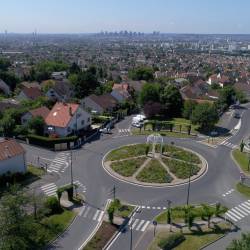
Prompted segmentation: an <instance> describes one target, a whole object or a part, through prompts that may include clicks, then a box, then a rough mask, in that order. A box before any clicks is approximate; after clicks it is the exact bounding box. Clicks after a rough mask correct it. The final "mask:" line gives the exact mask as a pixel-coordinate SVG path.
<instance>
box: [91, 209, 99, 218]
mask: <svg viewBox="0 0 250 250" xmlns="http://www.w3.org/2000/svg"><path fill="white" fill-rule="evenodd" d="M99 212H100V210H96V212H95V215H94V217H93V220H96V218H97V216H98V214H99Z"/></svg>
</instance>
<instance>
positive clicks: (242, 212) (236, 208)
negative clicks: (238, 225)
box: [234, 207, 248, 216]
mask: <svg viewBox="0 0 250 250" xmlns="http://www.w3.org/2000/svg"><path fill="white" fill-rule="evenodd" d="M234 209H235V210H236V211H239V212H240V213H241V214H243V215H244V216H248V214H247V213H246V212H245V211H244V210H243V209H241V208H239V207H235V208H234Z"/></svg>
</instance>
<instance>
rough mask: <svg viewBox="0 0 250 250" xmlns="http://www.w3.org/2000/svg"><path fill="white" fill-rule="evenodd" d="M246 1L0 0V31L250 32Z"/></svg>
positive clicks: (248, 3) (248, 8) (248, 2)
mask: <svg viewBox="0 0 250 250" xmlns="http://www.w3.org/2000/svg"><path fill="white" fill-rule="evenodd" d="M249 10H250V1H249V0H0V33H2V32H4V31H5V30H7V31H8V32H15V33H31V32H34V31H35V30H37V32H38V33H93V32H100V31H120V30H128V31H137V32H138V31H140V32H152V31H160V32H162V33H202V34H204V33H205V34H206V33H207V34H208V33H209V34H210V33H216V34H218V33H223V34H250V15H249Z"/></svg>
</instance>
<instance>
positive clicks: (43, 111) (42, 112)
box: [21, 107, 50, 125]
mask: <svg viewBox="0 0 250 250" xmlns="http://www.w3.org/2000/svg"><path fill="white" fill-rule="evenodd" d="M49 112H50V110H49V109H48V108H47V107H40V108H37V109H32V110H30V111H28V112H26V113H25V114H23V115H22V117H21V123H22V125H26V124H27V123H28V122H29V120H30V119H31V118H34V117H38V116H41V117H42V118H43V119H44V120H45V119H46V117H47V116H48V114H49Z"/></svg>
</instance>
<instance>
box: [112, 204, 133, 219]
mask: <svg viewBox="0 0 250 250" xmlns="http://www.w3.org/2000/svg"><path fill="white" fill-rule="evenodd" d="M133 209H134V207H133V206H130V205H124V204H121V205H120V206H119V207H118V209H117V210H116V211H115V214H114V215H115V216H118V217H123V218H126V217H129V215H130V214H131V213H132V211H133Z"/></svg>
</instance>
